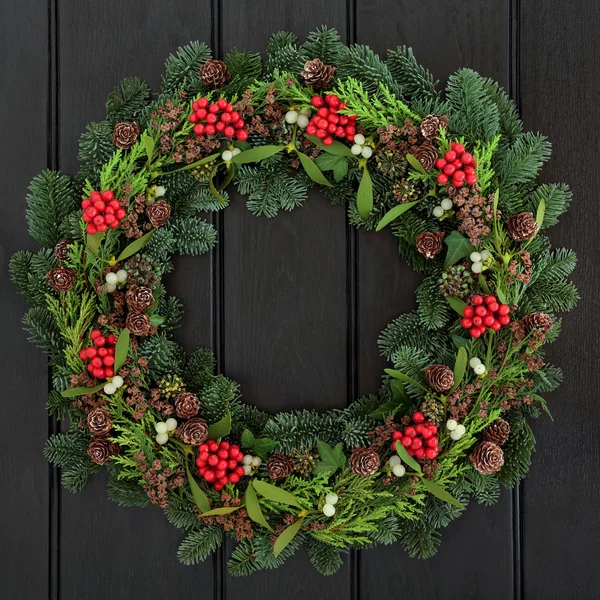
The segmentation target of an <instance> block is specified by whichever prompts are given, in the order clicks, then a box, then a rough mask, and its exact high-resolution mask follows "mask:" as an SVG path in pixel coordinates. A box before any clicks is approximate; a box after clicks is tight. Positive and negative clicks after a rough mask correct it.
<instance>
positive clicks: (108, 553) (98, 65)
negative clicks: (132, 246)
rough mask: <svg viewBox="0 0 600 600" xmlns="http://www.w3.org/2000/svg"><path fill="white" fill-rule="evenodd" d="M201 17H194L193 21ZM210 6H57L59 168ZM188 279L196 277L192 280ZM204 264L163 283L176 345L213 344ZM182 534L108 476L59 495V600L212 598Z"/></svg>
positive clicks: (157, 71)
mask: <svg viewBox="0 0 600 600" xmlns="http://www.w3.org/2000/svg"><path fill="white" fill-rule="evenodd" d="M199 13H201V14H203V15H206V17H207V18H203V19H198V14H199ZM210 14H211V12H210V0H203V1H202V2H194V3H189V2H184V1H178V2H169V3H164V2H159V1H150V2H148V1H146V0H130V1H129V2H126V3H123V2H118V1H116V0H109V1H107V2H102V3H82V2H75V1H73V0H64V1H62V2H61V5H60V51H61V52H60V140H61V146H60V162H61V168H62V169H63V170H64V171H66V172H68V173H74V172H75V171H76V167H77V165H76V155H77V140H78V137H79V134H80V133H81V131H82V130H83V128H84V127H85V125H86V123H87V122H89V121H90V120H101V119H103V118H104V103H105V100H106V96H107V94H108V93H109V92H110V91H111V90H112V89H113V87H114V86H116V85H118V84H119V82H120V81H121V79H123V78H124V77H128V76H137V77H141V78H142V79H145V80H146V81H148V83H149V84H150V85H151V86H152V88H153V89H154V90H157V89H158V86H159V84H160V75H161V73H162V71H163V64H164V60H165V59H166V57H167V55H168V54H169V53H171V52H173V51H175V50H176V49H177V47H178V46H180V45H184V44H186V43H188V42H189V41H190V40H194V39H199V40H200V41H204V42H206V43H207V44H209V45H210V43H211V33H212V32H211V21H210ZM190 273H193V274H194V275H193V276H192V277H190V275H189V274H190ZM208 282H210V267H209V257H208V256H203V257H198V258H191V257H185V258H184V259H179V260H177V261H176V271H175V273H174V274H173V275H172V276H171V277H169V279H168V280H167V285H168V287H169V291H170V292H171V293H173V294H176V295H178V296H180V297H181V298H182V300H183V301H184V304H185V306H186V314H185V317H184V321H183V326H182V329H181V330H180V331H179V333H178V336H177V337H178V341H179V342H180V343H183V344H184V345H185V346H186V349H187V350H192V349H193V348H194V347H196V346H197V345H199V344H205V345H210V326H211V316H210V312H211V303H210V284H209V283H208ZM181 539H182V535H181V533H180V532H179V531H177V530H176V529H175V528H174V527H173V526H172V525H170V524H169V523H168V522H167V520H166V519H165V517H164V515H163V514H162V511H160V510H158V509H154V508H151V509H150V508H146V509H135V508H127V509H125V508H121V507H119V506H117V505H116V504H113V503H111V502H109V501H108V499H107V498H106V490H105V478H104V476H102V475H100V476H96V477H94V478H92V480H91V481H90V483H89V484H88V486H87V488H86V489H85V490H84V491H83V492H82V493H80V494H77V495H75V496H72V495H69V494H66V493H64V494H63V498H62V520H61V588H62V596H61V597H62V598H64V599H69V598H73V599H79V598H94V599H100V598H107V599H114V598H144V599H152V598H170V597H181V598H183V597H186V598H187V597H190V595H193V596H195V597H200V598H212V597H213V568H214V559H208V560H207V561H205V562H204V563H201V564H200V565H198V566H195V567H186V566H183V565H181V564H179V563H178V561H177V558H176V551H177V546H178V544H179V542H180V541H181Z"/></svg>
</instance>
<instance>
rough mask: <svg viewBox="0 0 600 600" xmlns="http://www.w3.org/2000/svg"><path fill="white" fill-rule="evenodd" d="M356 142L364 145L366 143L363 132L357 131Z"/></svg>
mask: <svg viewBox="0 0 600 600" xmlns="http://www.w3.org/2000/svg"><path fill="white" fill-rule="evenodd" d="M354 143H355V144H358V145H359V146H362V145H363V144H364V143H365V136H364V135H363V134H362V133H357V134H356V135H355V136H354Z"/></svg>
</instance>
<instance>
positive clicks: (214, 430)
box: [207, 412, 231, 440]
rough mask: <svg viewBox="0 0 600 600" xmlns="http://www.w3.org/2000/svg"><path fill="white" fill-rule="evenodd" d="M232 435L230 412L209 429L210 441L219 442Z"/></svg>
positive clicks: (208, 437)
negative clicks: (220, 439)
mask: <svg viewBox="0 0 600 600" xmlns="http://www.w3.org/2000/svg"><path fill="white" fill-rule="evenodd" d="M230 433H231V413H230V412H228V413H226V415H225V416H224V417H223V418H222V419H221V420H220V421H217V422H216V423H213V424H212V425H211V426H210V427H209V428H208V436H207V439H209V440H218V439H219V438H222V437H225V436H226V435H229V434H230Z"/></svg>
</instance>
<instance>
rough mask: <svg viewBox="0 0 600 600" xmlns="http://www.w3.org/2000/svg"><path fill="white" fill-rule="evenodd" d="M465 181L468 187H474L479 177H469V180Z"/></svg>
mask: <svg viewBox="0 0 600 600" xmlns="http://www.w3.org/2000/svg"><path fill="white" fill-rule="evenodd" d="M465 181H466V182H467V184H468V185H473V184H474V183H477V176H476V175H467V178H466V179H465Z"/></svg>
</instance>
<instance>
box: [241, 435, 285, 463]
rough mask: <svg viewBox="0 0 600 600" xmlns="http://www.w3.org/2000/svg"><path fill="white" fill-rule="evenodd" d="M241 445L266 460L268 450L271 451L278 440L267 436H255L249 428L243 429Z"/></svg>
mask: <svg viewBox="0 0 600 600" xmlns="http://www.w3.org/2000/svg"><path fill="white" fill-rule="evenodd" d="M241 442H242V446H243V447H244V448H250V449H251V450H253V451H254V453H255V454H257V455H258V456H260V457H261V458H262V459H264V460H266V459H267V456H268V454H269V453H270V452H272V451H273V450H274V449H275V448H276V447H277V444H278V443H279V442H277V441H275V440H271V439H269V438H256V437H254V434H253V433H252V432H251V431H250V430H249V429H244V431H243V432H242V438H241Z"/></svg>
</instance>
